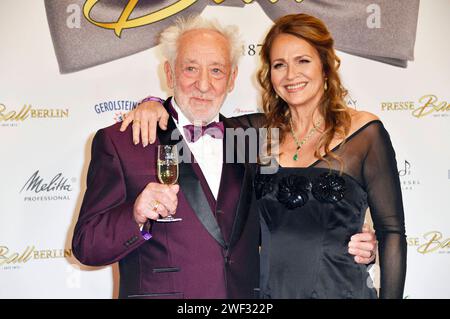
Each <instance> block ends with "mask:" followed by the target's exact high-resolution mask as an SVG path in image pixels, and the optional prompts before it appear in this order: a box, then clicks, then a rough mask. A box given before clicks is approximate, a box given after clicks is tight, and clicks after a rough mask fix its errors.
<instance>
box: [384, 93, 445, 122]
mask: <svg viewBox="0 0 450 319" xmlns="http://www.w3.org/2000/svg"><path fill="white" fill-rule="evenodd" d="M381 110H382V111H385V112H407V113H409V114H411V115H412V116H413V117H416V118H424V117H450V104H449V103H448V102H447V101H443V100H441V99H439V98H438V97H437V96H436V95H434V94H427V95H424V96H422V97H421V98H419V100H418V101H417V102H414V101H397V102H382V103H381Z"/></svg>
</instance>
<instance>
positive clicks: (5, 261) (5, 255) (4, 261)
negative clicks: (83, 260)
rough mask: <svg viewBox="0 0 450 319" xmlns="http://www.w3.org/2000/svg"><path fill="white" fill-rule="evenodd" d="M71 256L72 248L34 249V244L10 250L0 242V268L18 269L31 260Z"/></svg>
mask: <svg viewBox="0 0 450 319" xmlns="http://www.w3.org/2000/svg"><path fill="white" fill-rule="evenodd" d="M70 257H72V249H70V248H67V249H36V247H35V246H34V245H31V246H27V247H26V248H24V249H21V250H17V251H15V250H12V249H10V248H9V247H8V246H6V245H3V244H0V270H15V269H20V268H21V266H22V265H24V264H27V263H29V262H31V261H33V260H49V259H57V258H70Z"/></svg>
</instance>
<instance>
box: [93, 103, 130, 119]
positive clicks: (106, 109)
mask: <svg viewBox="0 0 450 319" xmlns="http://www.w3.org/2000/svg"><path fill="white" fill-rule="evenodd" d="M137 105H138V102H136V101H130V100H116V101H103V102H100V103H97V104H95V105H94V110H95V113H97V114H103V113H110V112H113V113H114V121H115V122H121V121H122V120H123V118H124V115H125V114H126V113H128V112H129V111H131V110H133V109H135V108H136V107H137Z"/></svg>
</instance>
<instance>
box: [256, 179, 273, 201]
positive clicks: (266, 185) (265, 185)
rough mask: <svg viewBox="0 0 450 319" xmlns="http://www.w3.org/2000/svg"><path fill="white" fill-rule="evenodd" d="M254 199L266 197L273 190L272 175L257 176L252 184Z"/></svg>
mask: <svg viewBox="0 0 450 319" xmlns="http://www.w3.org/2000/svg"><path fill="white" fill-rule="evenodd" d="M253 187H254V188H255V195H256V199H260V198H261V197H263V196H265V195H267V194H268V193H270V192H271V191H272V190H273V175H269V174H257V175H256V177H255V180H254V182H253Z"/></svg>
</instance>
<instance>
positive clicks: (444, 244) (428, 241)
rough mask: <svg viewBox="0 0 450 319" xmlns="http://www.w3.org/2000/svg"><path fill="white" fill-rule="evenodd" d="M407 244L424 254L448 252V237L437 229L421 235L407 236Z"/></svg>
mask: <svg viewBox="0 0 450 319" xmlns="http://www.w3.org/2000/svg"><path fill="white" fill-rule="evenodd" d="M407 241H408V246H410V247H417V252H418V253H420V254H423V255H426V254H431V253H435V254H449V253H450V238H448V237H445V236H444V234H443V233H442V232H440V231H437V230H432V231H429V232H426V233H425V234H423V236H421V237H408V239H407Z"/></svg>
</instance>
